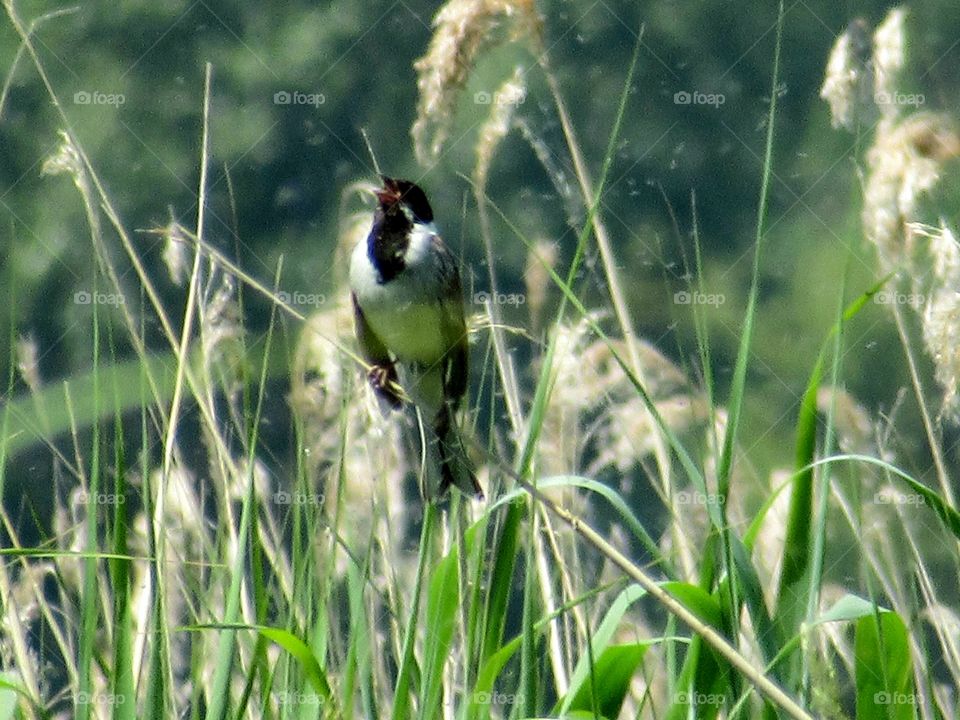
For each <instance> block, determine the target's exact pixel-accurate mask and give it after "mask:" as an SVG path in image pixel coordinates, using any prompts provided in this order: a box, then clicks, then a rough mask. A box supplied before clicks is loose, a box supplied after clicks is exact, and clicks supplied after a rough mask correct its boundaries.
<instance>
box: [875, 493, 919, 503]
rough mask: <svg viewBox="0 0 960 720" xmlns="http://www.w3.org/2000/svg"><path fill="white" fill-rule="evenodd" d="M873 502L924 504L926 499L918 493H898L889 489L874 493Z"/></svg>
mask: <svg viewBox="0 0 960 720" xmlns="http://www.w3.org/2000/svg"><path fill="white" fill-rule="evenodd" d="M873 502H874V504H876V505H926V504H927V499H926V498H925V497H924V496H923V495H921V494H920V493H898V492H893V491H891V490H880V491H879V492H876V493H874V495H873Z"/></svg>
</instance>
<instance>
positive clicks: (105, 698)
mask: <svg viewBox="0 0 960 720" xmlns="http://www.w3.org/2000/svg"><path fill="white" fill-rule="evenodd" d="M73 701H74V703H75V704H76V705H78V706H79V705H123V704H124V703H125V702H126V701H127V696H126V695H123V694H120V693H106V692H92V693H89V692H78V693H77V694H76V695H74V696H73Z"/></svg>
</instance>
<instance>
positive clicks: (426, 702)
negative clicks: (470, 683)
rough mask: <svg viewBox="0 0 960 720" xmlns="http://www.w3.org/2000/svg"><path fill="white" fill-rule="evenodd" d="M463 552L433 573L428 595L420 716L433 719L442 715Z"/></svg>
mask: <svg viewBox="0 0 960 720" xmlns="http://www.w3.org/2000/svg"><path fill="white" fill-rule="evenodd" d="M459 589H460V553H459V550H458V548H457V546H454V547H453V548H452V549H451V550H450V552H449V553H448V554H447V556H446V557H444V558H443V559H442V560H441V561H440V562H439V563H437V565H436V567H435V568H434V570H433V577H431V578H430V588H429V590H428V593H427V613H426V618H425V625H424V631H425V632H426V634H427V638H428V640H427V642H426V643H425V647H424V656H423V664H422V676H421V690H420V717H421V718H425V719H428V718H434V717H439V716H440V715H441V714H442V713H441V709H440V702H441V700H442V698H443V666H444V664H445V663H446V662H447V660H448V658H449V651H450V645H451V642H452V640H453V631H454V628H455V627H456V623H457V614H458V611H459V607H460V602H461V598H460V592H459Z"/></svg>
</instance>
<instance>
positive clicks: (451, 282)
mask: <svg viewBox="0 0 960 720" xmlns="http://www.w3.org/2000/svg"><path fill="white" fill-rule="evenodd" d="M434 245H435V248H436V253H437V258H438V263H439V265H440V267H439V273H440V277H441V278H442V280H443V289H442V294H441V306H442V308H443V312H442V313H441V322H442V324H443V327H442V332H443V337H444V340H445V342H446V345H447V347H448V348H449V350H447V354H446V356H445V357H444V368H443V384H444V389H445V391H446V392H445V394H446V397H447V398H448V399H450V400H454V401H456V400H459V399H460V398H461V397H463V396H464V394H466V392H467V380H468V378H469V370H470V368H469V355H470V347H469V344H468V341H467V323H466V320H465V318H464V314H463V288H462V286H461V285H460V271H459V270H458V269H457V261H456V258H454V257H453V255H452V254H451V253H450V250H449V249H448V248H447V246H446V245H444V244H443V241H442V240H440V238H439V236H435V237H434Z"/></svg>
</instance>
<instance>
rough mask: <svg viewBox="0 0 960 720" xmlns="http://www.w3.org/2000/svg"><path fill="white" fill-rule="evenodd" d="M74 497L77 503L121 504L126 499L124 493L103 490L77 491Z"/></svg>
mask: <svg viewBox="0 0 960 720" xmlns="http://www.w3.org/2000/svg"><path fill="white" fill-rule="evenodd" d="M76 499H77V504H78V505H123V504H124V503H125V502H126V501H127V498H126V496H124V495H118V494H116V493H104V492H96V493H88V492H86V491H85V490H81V491H80V492H79V493H77V494H76Z"/></svg>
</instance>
